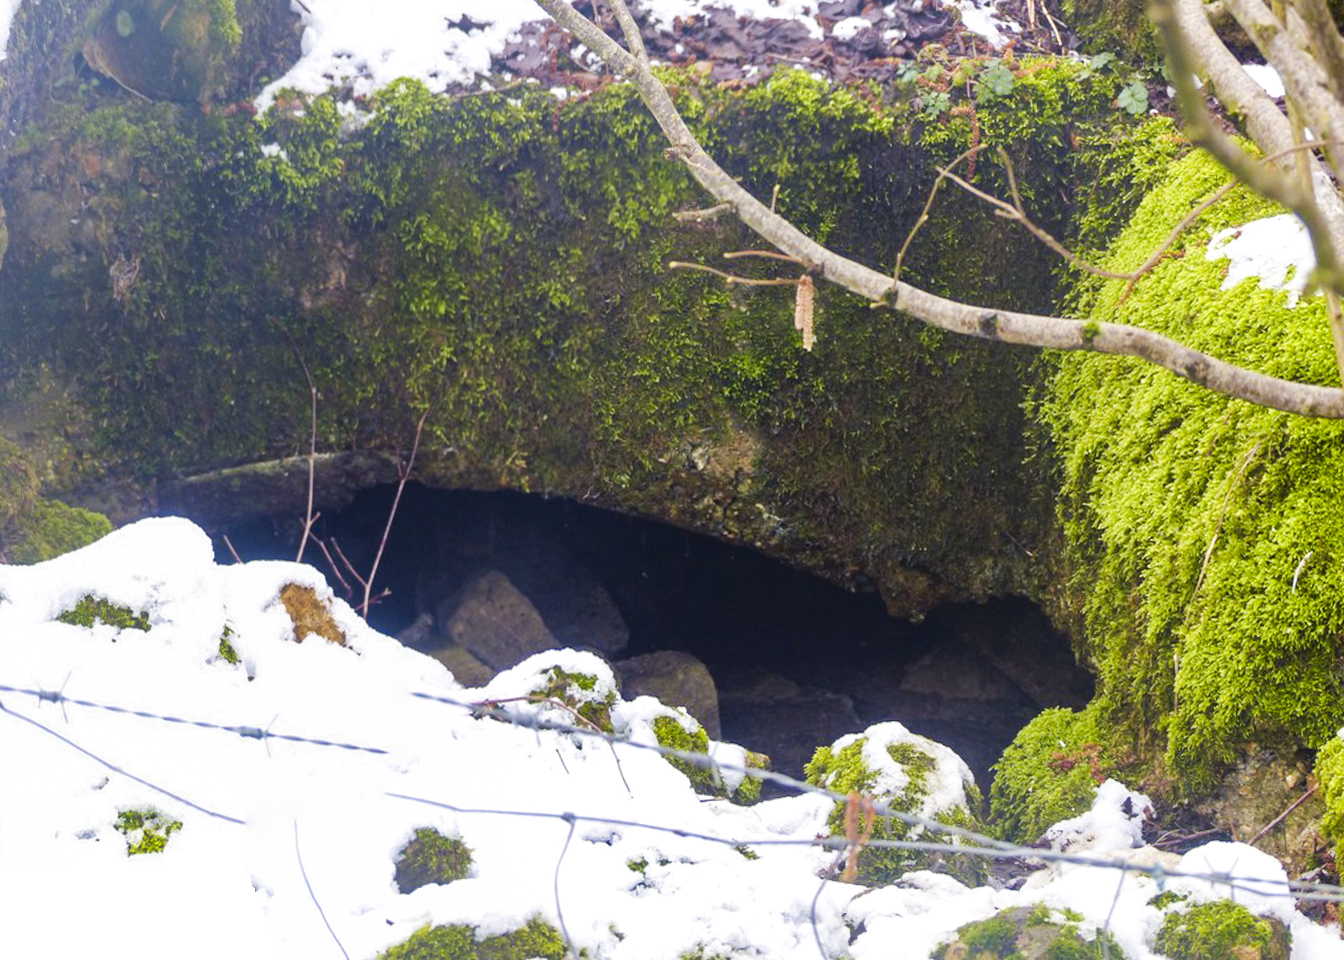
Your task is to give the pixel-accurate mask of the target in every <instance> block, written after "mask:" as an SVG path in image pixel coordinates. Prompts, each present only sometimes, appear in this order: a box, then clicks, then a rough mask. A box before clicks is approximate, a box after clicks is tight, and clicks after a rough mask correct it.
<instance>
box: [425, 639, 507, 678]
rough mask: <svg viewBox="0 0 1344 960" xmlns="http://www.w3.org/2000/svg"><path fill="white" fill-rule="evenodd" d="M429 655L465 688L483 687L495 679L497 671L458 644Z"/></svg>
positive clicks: (430, 652)
mask: <svg viewBox="0 0 1344 960" xmlns="http://www.w3.org/2000/svg"><path fill="white" fill-rule="evenodd" d="M429 655H430V656H431V657H433V658H434V659H435V660H437V661H439V663H441V664H443V665H444V666H445V667H447V668H448V672H449V673H451V674H452V675H453V678H454V679H455V680H457V682H458V683H460V684H462V686H464V687H483V686H485V685H486V684H487V683H489V682H490V681H491V680H493V679H494V677H495V673H496V671H494V670H491V669H490V668H489V667H488V666H486V665H485V664H484V663H482V662H481V661H480V660H479V659H478V658H477V657H476V656H475V655H474V654H472V652H471V651H470V650H468V649H467V648H466V647H462V646H459V645H457V644H456V643H450V644H448V645H447V646H443V647H439V648H438V649H437V650H431V651H429Z"/></svg>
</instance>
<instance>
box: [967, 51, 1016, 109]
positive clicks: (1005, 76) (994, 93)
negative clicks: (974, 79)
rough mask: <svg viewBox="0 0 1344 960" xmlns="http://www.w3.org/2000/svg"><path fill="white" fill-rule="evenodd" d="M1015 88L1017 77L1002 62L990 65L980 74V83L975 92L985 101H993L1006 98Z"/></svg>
mask: <svg viewBox="0 0 1344 960" xmlns="http://www.w3.org/2000/svg"><path fill="white" fill-rule="evenodd" d="M1016 86H1017V76H1016V75H1015V74H1014V73H1013V71H1012V70H1011V69H1010V68H1009V66H1008V65H1007V64H1006V63H1004V62H1003V61H1001V60H1000V61H999V62H997V63H992V64H990V65H989V66H988V67H986V68H985V69H984V70H982V71H981V72H980V83H979V86H978V87H977V92H978V93H979V95H980V97H982V98H985V99H990V100H992V99H994V98H995V97H1006V96H1008V94H1010V93H1012V92H1013V88H1015V87H1016Z"/></svg>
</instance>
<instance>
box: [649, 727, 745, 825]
mask: <svg viewBox="0 0 1344 960" xmlns="http://www.w3.org/2000/svg"><path fill="white" fill-rule="evenodd" d="M692 722H694V721H692ZM653 733H654V736H655V737H657V739H658V745H659V746H662V747H668V748H669V749H672V750H680V751H682V752H683V753H700V754H706V760H708V756H707V755H708V752H709V734H707V733H705V728H704V727H702V726H700V724H698V723H696V724H695V728H694V729H693V730H689V731H688V730H687V729H686V728H685V727H684V726H682V725H681V723H680V721H678V720H677V719H676V718H675V717H669V716H661V717H655V718H654V720H653ZM664 759H665V760H667V762H668V763H670V764H672V766H674V767H676V768H677V769H678V770H680V771H681V772H682V773H684V774H685V775H686V779H688V780H690V781H691V787H692V788H693V789H694V790H695V792H696V793H703V794H707V795H709V796H714V797H727V798H728V799H730V800H732V801H733V802H734V803H744V804H749V803H755V802H756V801H757V800H759V799H760V798H761V779H760V778H759V777H753V776H750V775H747V776H744V777H743V778H742V781H741V783H739V784H738V786H737V788H736V789H735V790H729V789H728V787H727V784H725V783H724V782H723V777H722V775H721V774H720V772H719V771H718V770H717V769H716V768H715V767H714V766H712V765H711V764H709V763H706V764H704V765H701V764H697V763H692V762H691V761H689V760H686V759H683V758H682V757H671V756H668V757H664ZM746 759H747V762H746V765H747V767H748V768H754V769H758V770H767V769H769V767H770V759H769V758H768V757H766V756H765V755H763V754H759V753H753V752H751V751H750V750H748V751H747V758H746Z"/></svg>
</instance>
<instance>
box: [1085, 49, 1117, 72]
mask: <svg viewBox="0 0 1344 960" xmlns="http://www.w3.org/2000/svg"><path fill="white" fill-rule="evenodd" d="M1114 61H1115V54H1113V53H1110V52H1105V53H1099V54H1097V55H1096V56H1095V57H1093V58H1092V59H1090V60H1088V61H1087V66H1088V69H1089V70H1091V71H1093V72H1094V73H1100V72H1101V71H1103V70H1105V69H1106V67H1107V66H1109V65H1110V64H1111V63H1113V62H1114Z"/></svg>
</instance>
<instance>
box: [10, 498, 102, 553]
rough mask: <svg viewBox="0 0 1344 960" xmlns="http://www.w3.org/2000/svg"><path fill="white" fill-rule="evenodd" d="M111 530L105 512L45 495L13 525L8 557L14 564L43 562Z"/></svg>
mask: <svg viewBox="0 0 1344 960" xmlns="http://www.w3.org/2000/svg"><path fill="white" fill-rule="evenodd" d="M111 532H112V522H111V521H110V520H108V519H107V517H105V516H103V515H102V514H101V513H95V512H94V511H92V510H85V509H84V508H82V507H72V506H69V505H67V504H64V503H61V502H60V501H59V500H48V499H46V498H45V497H42V498H39V499H38V500H37V501H36V502H34V503H33V506H32V509H31V510H29V511H28V512H27V513H25V514H24V515H23V516H22V517H20V518H18V519H17V520H15V521H14V522H13V523H11V524H10V525H9V527H8V529H7V530H6V532H5V535H4V544H5V557H6V559H8V560H9V562H10V563H41V562H42V561H44V560H50V559H51V558H52V557H58V556H60V555H61V554H63V553H69V552H70V551H71V550H78V549H79V548H80V547H86V546H88V545H89V544H91V543H93V542H94V541H95V540H99V539H101V538H103V537H105V536H107V535H108V534H109V533H111Z"/></svg>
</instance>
